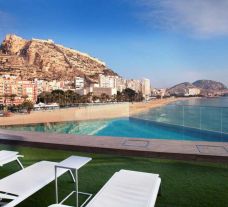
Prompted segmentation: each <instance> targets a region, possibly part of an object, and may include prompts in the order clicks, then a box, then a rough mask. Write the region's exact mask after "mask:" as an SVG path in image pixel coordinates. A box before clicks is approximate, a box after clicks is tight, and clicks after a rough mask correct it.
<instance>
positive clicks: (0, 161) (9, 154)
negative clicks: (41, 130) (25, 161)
mask: <svg viewBox="0 0 228 207" xmlns="http://www.w3.org/2000/svg"><path fill="white" fill-rule="evenodd" d="M20 157H24V156H23V155H19V153H18V152H14V151H7V150H1V151H0V166H1V167H2V166H4V165H5V164H8V163H10V162H13V161H17V163H18V164H19V166H20V167H21V168H22V169H23V168H24V167H23V165H22V164H21V162H20V160H19V158H20Z"/></svg>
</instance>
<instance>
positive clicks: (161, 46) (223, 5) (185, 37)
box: [0, 0, 228, 87]
mask: <svg viewBox="0 0 228 207" xmlns="http://www.w3.org/2000/svg"><path fill="white" fill-rule="evenodd" d="M227 11H228V0H216V1H215V0H191V1H189V0H7V1H5V0H0V40H1V41H2V40H3V39H4V37H5V35H6V34H9V33H13V34H17V35H19V36H21V37H23V38H26V39H31V38H41V39H53V40H54V41H55V42H56V43H59V44H62V45H64V46H67V47H70V48H74V49H77V50H80V51H82V52H86V53H88V54H90V55H92V56H94V57H97V58H99V59H101V60H102V61H105V62H106V64H107V66H108V67H109V68H111V69H113V70H114V71H116V72H117V73H118V74H119V75H121V76H123V77H125V78H128V79H130V78H135V79H140V78H144V77H145V78H149V79H150V80H151V84H152V86H154V87H170V86H173V85H175V84H177V83H180V82H186V81H189V82H193V81H195V80H198V79H212V80H217V81H222V82H223V83H224V84H226V85H227V86H228V78H227V77H228V12H227Z"/></svg>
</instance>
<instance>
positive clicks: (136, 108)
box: [129, 97, 199, 115]
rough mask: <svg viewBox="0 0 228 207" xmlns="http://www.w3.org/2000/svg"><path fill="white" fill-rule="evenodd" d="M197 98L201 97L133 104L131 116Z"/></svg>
mask: <svg viewBox="0 0 228 207" xmlns="http://www.w3.org/2000/svg"><path fill="white" fill-rule="evenodd" d="M195 98H199V97H183V98H166V99H155V100H152V101H149V102H139V103H133V104H132V105H131V104H129V108H130V109H129V110H130V115H135V114H138V113H142V112H146V111H148V110H150V109H153V108H157V107H162V106H165V105H168V104H170V103H174V102H177V101H184V100H190V99H195Z"/></svg>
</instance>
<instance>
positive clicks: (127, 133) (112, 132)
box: [1, 98, 228, 142]
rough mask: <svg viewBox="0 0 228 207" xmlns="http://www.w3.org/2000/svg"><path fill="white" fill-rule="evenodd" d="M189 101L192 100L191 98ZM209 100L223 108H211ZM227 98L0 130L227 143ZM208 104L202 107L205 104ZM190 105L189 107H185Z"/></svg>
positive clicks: (5, 127) (8, 127)
mask: <svg viewBox="0 0 228 207" xmlns="http://www.w3.org/2000/svg"><path fill="white" fill-rule="evenodd" d="M191 100H192V99H191ZM213 101H216V103H218V102H219V101H220V102H221V103H225V105H222V107H220V106H213V105H212V103H213ZM227 101H228V98H220V99H214V100H212V99H211V100H209V101H208V100H204V99H196V103H195V104H194V103H192V102H190V103H186V102H180V103H177V104H172V105H167V106H165V107H160V108H156V109H153V110H149V111H147V112H144V113H140V114H137V115H134V116H131V117H129V118H119V119H109V120H94V121H71V122H59V123H41V124H29V125H19V126H2V127H1V128H3V129H8V130H18V131H37V132H49V133H53V132H54V133H63V134H76V135H93V136H112V137H117V138H118V137H130V138H146V139H167V140H192V141H214V142H215V141H216V142H228V108H227V107H225V106H226V105H227V103H228V102H227ZM204 102H205V103H207V104H208V103H210V104H209V105H206V106H205V103H204ZM186 104H191V105H186Z"/></svg>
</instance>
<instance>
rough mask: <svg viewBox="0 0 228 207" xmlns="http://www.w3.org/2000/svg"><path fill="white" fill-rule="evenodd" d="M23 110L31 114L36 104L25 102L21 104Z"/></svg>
mask: <svg viewBox="0 0 228 207" xmlns="http://www.w3.org/2000/svg"><path fill="white" fill-rule="evenodd" d="M21 106H22V108H24V109H26V110H27V112H28V113H30V112H31V110H32V109H33V108H34V104H33V102H32V101H30V100H25V101H24V102H23V103H22V104H21Z"/></svg>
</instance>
